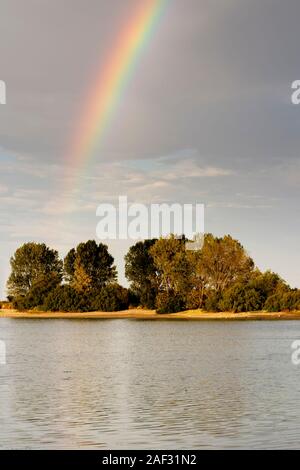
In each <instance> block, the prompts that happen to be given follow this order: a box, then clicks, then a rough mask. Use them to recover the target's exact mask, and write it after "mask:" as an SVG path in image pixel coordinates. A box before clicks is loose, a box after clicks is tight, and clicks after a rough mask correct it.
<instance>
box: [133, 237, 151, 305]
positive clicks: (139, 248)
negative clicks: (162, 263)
mask: <svg viewBox="0 0 300 470" xmlns="http://www.w3.org/2000/svg"><path fill="white" fill-rule="evenodd" d="M155 242H156V239H152V240H145V241H142V242H137V243H136V244H135V245H133V246H131V247H130V248H129V251H128V253H127V254H126V256H125V276H126V278H127V279H128V280H129V281H130V282H131V290H132V291H133V292H134V293H135V294H136V295H137V296H138V297H139V298H140V302H141V304H142V305H143V306H145V307H147V308H154V306H155V298H156V295H157V291H158V277H157V270H156V267H155V265H154V261H153V257H152V255H151V253H150V248H151V247H152V246H153V245H154V243H155Z"/></svg>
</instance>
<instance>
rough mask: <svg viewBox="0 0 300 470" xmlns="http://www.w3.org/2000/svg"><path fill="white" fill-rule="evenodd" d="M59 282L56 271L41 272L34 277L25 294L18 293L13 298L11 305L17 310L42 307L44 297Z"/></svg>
mask: <svg viewBox="0 0 300 470" xmlns="http://www.w3.org/2000/svg"><path fill="white" fill-rule="evenodd" d="M59 283H60V276H58V275H57V274H56V273H50V274H42V275H41V276H40V277H39V278H38V279H36V280H35V281H34V282H33V284H32V286H31V288H30V290H29V291H28V293H27V294H26V295H19V296H17V297H15V298H14V299H13V306H14V308H16V309H18V310H30V309H32V308H35V307H42V305H43V303H44V301H45V299H46V297H47V296H48V295H49V292H51V291H52V290H53V289H55V288H56V287H57V286H58V284H59Z"/></svg>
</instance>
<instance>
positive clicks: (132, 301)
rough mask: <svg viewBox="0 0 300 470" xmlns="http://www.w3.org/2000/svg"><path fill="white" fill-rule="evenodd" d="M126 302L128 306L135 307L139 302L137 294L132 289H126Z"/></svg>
mask: <svg viewBox="0 0 300 470" xmlns="http://www.w3.org/2000/svg"><path fill="white" fill-rule="evenodd" d="M128 304H129V305H128V306H129V308H136V307H138V306H139V305H140V304H141V299H140V296H139V294H138V293H137V292H135V291H134V290H132V289H128Z"/></svg>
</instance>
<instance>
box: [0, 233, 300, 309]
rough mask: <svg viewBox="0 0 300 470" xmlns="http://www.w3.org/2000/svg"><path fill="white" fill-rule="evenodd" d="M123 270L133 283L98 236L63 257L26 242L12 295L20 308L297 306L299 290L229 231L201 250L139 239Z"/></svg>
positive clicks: (182, 242) (14, 263)
mask: <svg viewBox="0 0 300 470" xmlns="http://www.w3.org/2000/svg"><path fill="white" fill-rule="evenodd" d="M125 274H126V277H127V279H128V281H129V282H130V288H129V289H126V288H125V287H122V286H120V285H119V284H117V282H116V277H117V274H116V268H115V266H114V259H113V257H112V256H111V254H110V253H109V252H108V248H107V246H106V245H104V244H102V243H100V244H97V243H96V242H95V241H93V240H89V241H87V242H85V243H80V244H79V245H78V246H77V247H76V248H72V249H71V250H70V251H69V252H68V254H67V256H66V257H65V259H64V262H62V261H61V260H60V259H59V256H58V253H57V251H55V250H52V249H50V248H48V247H47V246H46V245H45V244H41V243H33V242H31V243H25V244H24V245H23V246H21V247H20V248H18V249H17V250H16V252H15V254H14V256H13V257H12V258H11V274H10V277H9V279H8V282H7V287H8V294H9V296H8V298H9V299H10V300H12V302H13V305H14V307H15V308H17V309H20V310H22V309H24V310H30V309H36V310H49V311H66V312H85V311H92V310H94V311H117V310H125V309H127V308H129V307H137V306H141V307H146V308H151V309H152V308H156V310H157V312H158V313H161V314H164V313H174V312H179V311H182V310H185V309H203V310H207V311H215V312H218V311H230V312H235V313H237V314H238V313H239V312H244V311H261V310H263V311H269V312H273V311H283V310H287V311H290V310H300V290H298V289H291V288H290V287H289V286H288V285H287V284H286V283H285V282H284V280H283V279H281V278H280V276H278V274H276V273H273V272H271V271H266V272H264V273H262V272H260V271H259V269H257V268H255V265H254V262H253V260H252V259H251V257H250V256H249V255H248V254H247V252H246V251H245V249H244V248H243V246H242V245H241V244H240V243H239V242H238V241H237V240H234V239H233V238H232V237H230V236H229V235H227V236H224V237H222V238H217V237H214V236H213V235H212V234H206V235H205V237H204V244H203V247H202V249H201V250H198V251H191V250H187V249H186V239H185V237H181V238H176V237H175V236H173V235H170V236H169V237H167V238H160V239H158V240H155V239H153V240H145V241H142V242H137V243H136V244H135V245H134V246H132V247H131V248H130V249H129V251H128V253H127V255H126V256H125Z"/></svg>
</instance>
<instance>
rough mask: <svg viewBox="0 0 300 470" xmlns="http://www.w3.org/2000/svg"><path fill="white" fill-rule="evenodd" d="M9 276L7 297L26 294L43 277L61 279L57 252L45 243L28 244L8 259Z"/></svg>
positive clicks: (60, 263) (60, 267)
mask: <svg viewBox="0 0 300 470" xmlns="http://www.w3.org/2000/svg"><path fill="white" fill-rule="evenodd" d="M10 265H11V274H10V276H9V279H8V281H7V291H8V295H10V296H13V297H16V296H22V295H23V296H24V295H26V294H28V292H29V291H30V289H31V288H32V286H33V284H34V282H37V281H38V280H39V279H41V278H42V277H43V276H51V275H53V276H54V277H55V278H58V280H59V282H60V280H61V278H62V266H63V265H62V261H61V260H60V259H59V256H58V252H57V251H56V250H52V249H51V248H49V247H47V246H46V245H45V243H34V242H29V243H25V244H24V245H22V246H21V247H20V248H18V249H17V250H16V252H15V254H14V256H12V257H11V259H10Z"/></svg>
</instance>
